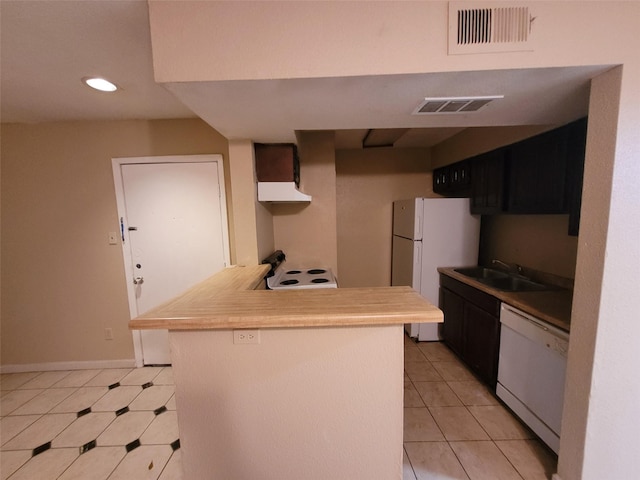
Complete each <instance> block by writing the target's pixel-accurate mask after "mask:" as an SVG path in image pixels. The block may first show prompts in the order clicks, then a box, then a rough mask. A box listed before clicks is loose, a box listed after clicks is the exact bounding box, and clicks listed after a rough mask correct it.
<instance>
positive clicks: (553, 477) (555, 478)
mask: <svg viewBox="0 0 640 480" xmlns="http://www.w3.org/2000/svg"><path fill="white" fill-rule="evenodd" d="M551 480H562V478H560V475H558V474H557V473H554V474H553V475H551Z"/></svg>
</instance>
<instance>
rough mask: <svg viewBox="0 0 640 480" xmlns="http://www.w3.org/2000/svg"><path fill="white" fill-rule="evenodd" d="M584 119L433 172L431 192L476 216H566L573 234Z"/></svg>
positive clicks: (577, 219)
mask: <svg viewBox="0 0 640 480" xmlns="http://www.w3.org/2000/svg"><path fill="white" fill-rule="evenodd" d="M586 132H587V118H582V119H580V120H576V121H575V122H572V123H570V124H568V125H565V126H563V127H560V128H556V129H554V130H550V131H548V132H544V133H541V134H540V135H536V136H535V137H531V138H528V139H526V140H522V141H520V142H517V143H514V144H511V145H508V146H506V147H501V148H498V149H496V150H492V151H490V152H487V153H483V154H481V155H477V156H475V157H472V158H468V159H466V160H462V161H460V162H456V163H453V164H451V165H446V166H444V167H440V168H437V169H435V170H434V171H433V191H434V192H435V193H439V194H441V195H444V196H447V197H470V198H471V213H473V214H477V215H496V214H500V213H508V214H536V215H543V214H566V213H568V214H569V235H577V234H578V226H579V223H580V206H581V198H582V179H583V172H584V155H585V143H586Z"/></svg>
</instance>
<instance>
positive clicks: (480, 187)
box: [471, 149, 505, 215]
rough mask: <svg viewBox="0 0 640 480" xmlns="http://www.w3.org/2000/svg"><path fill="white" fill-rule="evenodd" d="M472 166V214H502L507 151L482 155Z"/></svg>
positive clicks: (476, 158)
mask: <svg viewBox="0 0 640 480" xmlns="http://www.w3.org/2000/svg"><path fill="white" fill-rule="evenodd" d="M471 164H472V167H471V213H474V214H478V215H492V214H496V213H500V212H501V211H502V210H503V184H504V166H505V150H504V149H498V150H493V151H491V152H488V153H485V154H482V155H480V156H478V157H475V158H474V159H473V160H472V163H471Z"/></svg>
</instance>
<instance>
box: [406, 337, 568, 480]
mask: <svg viewBox="0 0 640 480" xmlns="http://www.w3.org/2000/svg"><path fill="white" fill-rule="evenodd" d="M404 352H405V380H404V407H405V408H404V451H405V454H404V480H463V479H464V480H485V479H486V480H497V479H501V480H503V479H504V480H511V479H514V480H538V479H540V480H544V479H547V480H548V479H550V478H551V475H552V474H553V473H554V472H555V471H556V462H557V457H556V456H555V455H554V454H553V452H551V450H549V449H548V448H547V447H546V446H544V445H543V444H542V443H541V442H540V441H539V440H538V439H536V437H535V435H534V434H533V433H532V432H531V431H530V430H529V429H528V428H527V427H526V426H524V425H523V424H522V423H520V421H519V420H518V419H516V418H515V417H514V416H513V415H512V414H511V413H510V412H509V411H508V410H507V409H506V408H505V407H504V406H502V404H500V402H499V401H498V400H497V399H496V398H495V397H494V396H493V395H492V394H491V393H490V392H489V390H488V389H487V388H486V387H485V386H484V385H483V384H482V383H480V382H479V381H478V380H477V379H476V378H475V376H474V375H473V374H472V373H471V372H470V371H469V370H468V369H467V368H466V366H465V365H464V364H463V363H462V362H461V361H460V360H459V359H458V358H457V357H456V355H455V354H453V353H452V352H451V350H449V349H448V348H447V347H446V346H445V345H444V344H442V343H439V342H421V343H415V342H413V341H412V340H410V339H409V338H408V337H405V348H404Z"/></svg>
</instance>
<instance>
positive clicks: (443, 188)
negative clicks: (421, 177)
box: [433, 166, 449, 195]
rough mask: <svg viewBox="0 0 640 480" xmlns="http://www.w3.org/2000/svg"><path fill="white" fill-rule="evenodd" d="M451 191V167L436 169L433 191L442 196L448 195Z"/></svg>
mask: <svg viewBox="0 0 640 480" xmlns="http://www.w3.org/2000/svg"><path fill="white" fill-rule="evenodd" d="M448 190H449V167H448V166H447V167H440V168H436V169H435V170H434V171H433V191H434V192H435V193H438V194H440V195H447V193H448Z"/></svg>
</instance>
